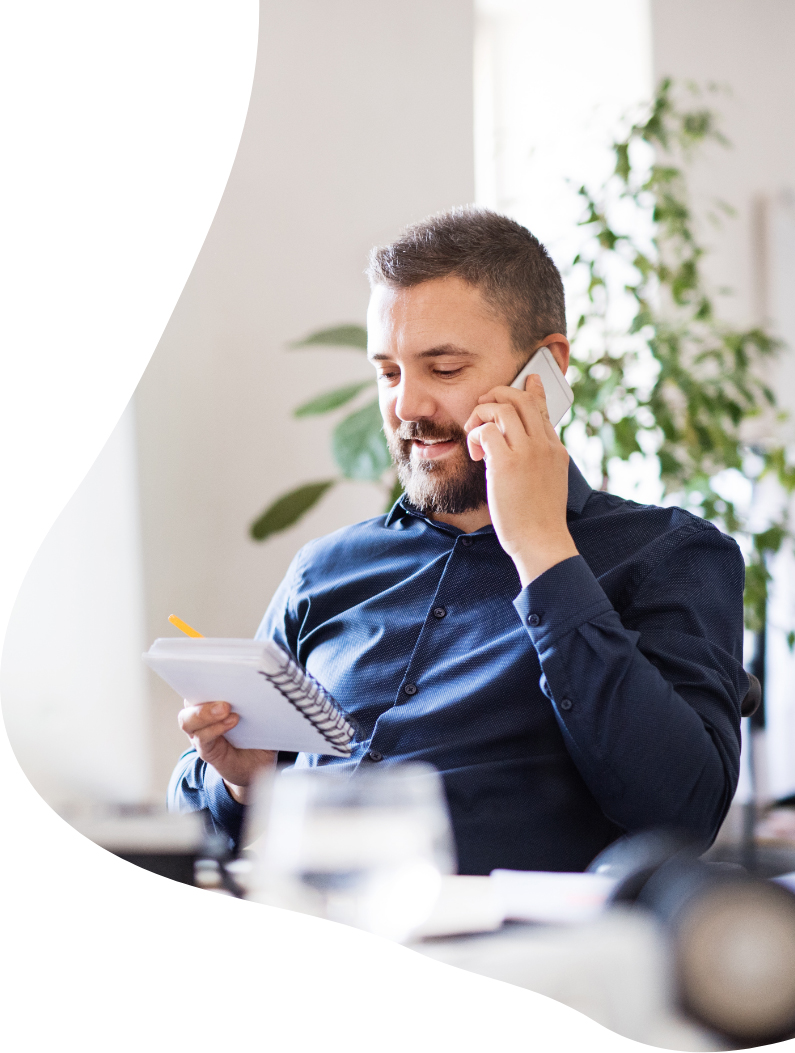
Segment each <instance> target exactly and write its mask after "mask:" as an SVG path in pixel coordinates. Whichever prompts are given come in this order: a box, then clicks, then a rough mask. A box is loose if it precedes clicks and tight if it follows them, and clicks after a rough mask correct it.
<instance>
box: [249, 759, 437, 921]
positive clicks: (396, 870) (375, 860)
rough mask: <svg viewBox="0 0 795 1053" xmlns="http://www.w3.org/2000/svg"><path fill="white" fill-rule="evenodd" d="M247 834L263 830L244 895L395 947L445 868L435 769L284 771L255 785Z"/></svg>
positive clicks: (425, 907) (432, 896)
mask: <svg viewBox="0 0 795 1053" xmlns="http://www.w3.org/2000/svg"><path fill="white" fill-rule="evenodd" d="M252 813H253V815H252V824H251V825H252V827H253V829H255V830H260V829H264V832H263V833H262V834H261V835H260V836H259V837H257V839H256V840H255V841H254V843H253V844H252V845H251V846H250V851H251V852H252V853H253V854H254V856H255V865H254V871H253V874H252V875H251V893H250V898H252V899H255V900H257V901H259V902H262V903H269V904H271V905H272V906H277V907H286V908H288V909H291V910H297V911H301V912H303V913H305V914H314V915H316V916H318V917H322V918H327V919H328V920H330V921H338V922H343V923H345V924H348V925H354V926H357V927H358V928H363V929H366V930H368V931H369V932H373V933H376V934H378V935H380V936H385V937H387V938H389V939H394V940H398V941H402V940H405V939H406V938H407V937H408V936H409V935H410V933H411V932H412V931H413V930H415V929H416V928H417V927H418V926H420V925H421V924H422V923H423V922H424V921H425V920H426V919H427V918H428V917H429V916H430V914H431V911H432V910H433V907H434V904H435V903H436V902H437V899H438V897H439V890H440V887H441V881H442V875H443V874H450V873H452V872H453V871H454V870H455V856H454V851H453V839H452V832H451V828H450V820H449V816H448V814H447V805H446V802H445V798H444V793H443V790H442V786H441V781H440V779H439V776H438V774H437V773H436V771H435V770H434V769H433V768H431V767H429V766H426V765H395V766H393V767H391V768H385V769H383V770H380V771H378V772H375V771H373V772H360V773H357V774H356V775H355V776H353V777H351V776H349V775H340V774H337V773H334V772H331V771H324V770H323V769H311V770H298V771H295V770H291V771H288V772H284V773H282V774H281V775H278V776H277V777H276V778H275V779H273V780H272V781H271V782H268V781H267V780H265V781H263V782H262V783H260V785H259V786H258V788H257V791H256V792H255V795H254V801H253V803H252Z"/></svg>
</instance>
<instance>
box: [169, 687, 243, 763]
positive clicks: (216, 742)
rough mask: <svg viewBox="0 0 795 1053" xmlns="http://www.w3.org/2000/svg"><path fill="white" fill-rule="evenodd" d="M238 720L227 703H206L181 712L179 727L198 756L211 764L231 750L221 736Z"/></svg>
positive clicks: (189, 707) (186, 708) (187, 707)
mask: <svg viewBox="0 0 795 1053" xmlns="http://www.w3.org/2000/svg"><path fill="white" fill-rule="evenodd" d="M239 719H240V718H239V717H238V715H237V714H236V713H232V712H231V706H230V705H229V703H228V702H206V703H204V704H202V705H198V706H186V707H185V708H184V709H183V710H181V712H180V714H179V725H180V727H181V728H182V730H183V731H184V732H185V734H186V735H187V736H188V738H189V739H190V742H191V745H192V746H193V748H194V749H195V750H196V752H197V753H198V754H199V756H200V757H201V758H202V759H203V760H206V761H209V762H211V763H212V762H213V761H214V760H216V759H217V758H218V756H219V755H221V756H222V755H224V754H225V753H227V752H228V751H229V750H231V749H232V747H231V746H230V745H229V743H228V742H227V741H226V739H225V738H224V737H223V736H224V735H225V734H226V733H227V731H231V730H232V728H233V727H235V725H236V724H237V723H238V721H239Z"/></svg>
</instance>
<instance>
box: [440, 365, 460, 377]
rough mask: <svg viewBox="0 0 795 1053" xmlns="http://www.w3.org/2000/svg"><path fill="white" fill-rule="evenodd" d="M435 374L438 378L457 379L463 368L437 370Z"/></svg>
mask: <svg viewBox="0 0 795 1053" xmlns="http://www.w3.org/2000/svg"><path fill="white" fill-rule="evenodd" d="M435 372H436V375H437V377H457V376H458V374H459V373H460V372H461V368H460V367H459V368H458V369H437V370H436V371H435Z"/></svg>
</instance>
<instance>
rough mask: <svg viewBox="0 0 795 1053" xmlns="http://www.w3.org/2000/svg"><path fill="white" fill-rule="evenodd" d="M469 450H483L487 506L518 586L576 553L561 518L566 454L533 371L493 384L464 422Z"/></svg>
mask: <svg viewBox="0 0 795 1053" xmlns="http://www.w3.org/2000/svg"><path fill="white" fill-rule="evenodd" d="M464 430H465V431H466V433H467V445H468V447H469V454H470V456H471V457H472V459H473V460H474V461H480V460H483V459H484V458H485V461H486V487H487V492H488V503H489V513H490V515H491V521H492V523H493V525H494V529H495V531H496V533H497V537H498V538H499V541H500V544H501V545H502V547H503V548H504V549H505V551H506V552H507V553H508V555H509V556H510V557H511V559H512V560H513V561H514V563H515V564H516V569H517V570H518V572H519V578H520V580H521V582H522V588H524V587H525V586H526V585H528V584H529V583H530V582H531V581H532V580H533V579H534V578H537V577H538V576H539V574H543V573H544V571H546V570H549V568H550V567H554V566H555V564H556V563H560V562H561V561H562V560H564V559H569V557H571V556H576V555H578V553H577V549H576V547H575V545H574V541H573V540H572V537H571V534H570V533H569V528H568V525H567V523H566V501H567V498H568V489H569V455H568V453H567V452H566V449H565V447H564V445H563V443H562V442H561V441H560V439H559V438H558V435H557V433H556V431H555V429H554V428H553V427H552V425H551V424H550V422H549V414H548V413H547V404H546V398H545V396H544V386H543V384H542V383H541V378H540V377H538V376H536V375H534V374H531V376H529V377H528V378H527V382H526V390H525V391H518V390H517V389H516V388H509V387H496V388H492V389H491V391H488V392H486V394H485V395H482V396H481V397H480V399H479V400H478V405H477V407H476V408H475V410H474V411H473V412H472V415H471V416H470V418H469V420H468V421H467V422H466V424H465V425H464Z"/></svg>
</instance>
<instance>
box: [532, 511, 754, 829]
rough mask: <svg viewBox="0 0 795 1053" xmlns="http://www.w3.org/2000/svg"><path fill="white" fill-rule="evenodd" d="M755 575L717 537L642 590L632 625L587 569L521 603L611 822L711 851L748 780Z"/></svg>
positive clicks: (561, 718) (541, 583)
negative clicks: (746, 608)
mask: <svg viewBox="0 0 795 1053" xmlns="http://www.w3.org/2000/svg"><path fill="white" fill-rule="evenodd" d="M743 578H744V565H743V560H742V556H741V553H740V551H739V548H738V547H737V545H736V544H735V543H734V542H733V541H732V540H731V539H730V538H727V537H725V536H724V535H722V534H721V533H720V532H719V531H717V530H715V529H714V528H709V529H703V528H702V529H698V530H685V531H683V536H682V540H681V543H680V544H679V545H678V546H677V547H676V548H675V549H674V550H673V552H671V553H669V554H668V555H667V556H666V558H665V559H664V560H661V561H660V563H659V564H658V565H657V566H656V567H654V568H653V569H652V570H651V571H650V572H649V573H648V574H647V575H646V576H645V578H644V579H643V580H641V581H639V582H637V584H636V586H635V588H634V589H633V592H632V595H631V597H628V603H627V605H626V606H625V607H624V608H623V610H622V615H621V617H619V615H618V613H617V612H616V610H615V608H614V607H613V605H612V604H611V602H610V600H609V599H608V597H607V595H606V594H605V591H604V590H603V588H602V586H601V585H600V583H599V581H598V580H597V578H596V576H595V575H594V573H593V571H592V570H591V569H590V567H589V566H588V564H587V563H586V561H585V560H584V559H583V558H582V557H580V556H576V557H572V558H570V559H567V560H564V561H563V562H561V563H559V564H557V565H556V566H554V567H552V568H551V569H550V570H548V571H547V572H546V573H544V574H542V575H540V577H538V578H536V579H535V580H534V581H533V582H531V583H530V584H529V585H528V586H527V587H526V588H525V589H523V591H522V592H521V593H520V594H519V596H517V597H516V599H515V601H514V606H515V607H516V610H517V612H518V614H519V616H520V618H521V620H522V622H523V624H524V626H525V628H526V630H527V632H528V634H529V636H530V639H531V640H532V643H533V646H534V647H535V650H536V652H537V654H538V658H539V662H540V665H541V670H542V676H541V682H540V686H541V690H542V691H543V692H544V694H545V695H546V696H547V698H548V699H549V700H550V703H551V705H552V707H553V709H554V713H555V717H556V719H557V722H558V725H559V727H560V729H561V732H562V734H563V737H564V741H565V743H566V746H567V748H568V750H569V753H570V755H571V757H572V760H573V761H574V763H575V764H576V766H577V768H578V769H579V771H580V774H581V775H582V777H583V779H584V780H585V782H586V784H587V786H588V788H589V789H590V791H591V793H592V794H593V796H594V797H595V798H596V800H597V801H598V803H599V805H600V807H601V808H602V810H603V811H604V813H605V815H606V816H607V817H608V818H610V819H611V820H612V821H613V822H614V823H616V824H618V825H619V826H620V827H623V828H624V829H625V830H628V831H632V830H638V829H643V828H647V827H653V826H662V825H666V826H676V827H680V828H683V829H687V830H690V831H692V832H693V833H695V834H696V835H698V836H700V837H703V838H704V839H705V840H707V841H711V840H712V839H713V838H714V836H715V834H716V833H717V830H718V828H719V826H720V823H721V822H722V820H723V818H724V816H725V814H726V811H727V810H728V807H729V804H730V803H731V799H732V797H733V795H734V790H735V788H736V784H737V778H738V773H739V756H740V702H741V700H742V698H743V696H744V694H745V692H746V691H747V689H748V678H747V676H746V674H745V672H744V670H743V668H742V593H743Z"/></svg>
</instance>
